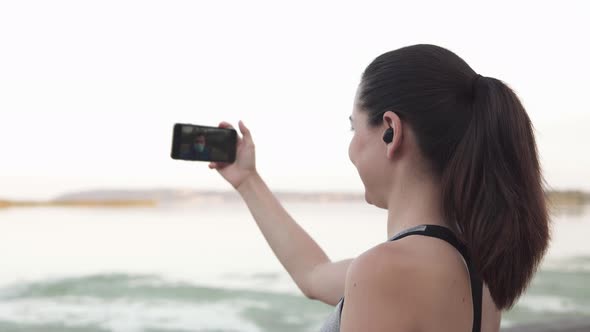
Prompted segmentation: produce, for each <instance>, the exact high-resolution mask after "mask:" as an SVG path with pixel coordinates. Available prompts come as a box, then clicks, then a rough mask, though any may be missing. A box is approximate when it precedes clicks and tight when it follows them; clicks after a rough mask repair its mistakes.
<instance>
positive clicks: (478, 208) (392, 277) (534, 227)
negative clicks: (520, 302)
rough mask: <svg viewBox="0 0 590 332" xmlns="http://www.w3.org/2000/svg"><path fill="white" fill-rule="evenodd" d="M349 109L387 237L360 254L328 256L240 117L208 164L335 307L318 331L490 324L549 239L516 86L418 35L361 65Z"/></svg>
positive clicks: (299, 273) (488, 328)
mask: <svg viewBox="0 0 590 332" xmlns="http://www.w3.org/2000/svg"><path fill="white" fill-rule="evenodd" d="M351 108H352V115H351V116H350V121H351V127H352V128H351V130H352V132H353V134H352V138H351V140H350V143H349V149H348V157H349V159H350V161H351V162H352V164H353V165H354V166H355V168H356V170H357V171H358V175H359V176H360V179H361V182H362V183H363V185H364V197H365V200H366V202H367V203H369V204H371V205H374V206H376V207H379V208H382V209H386V210H387V234H384V235H386V239H387V241H383V242H382V243H376V244H375V246H373V247H371V248H367V250H366V251H365V252H364V253H363V254H361V255H359V256H358V257H356V258H350V259H344V260H339V261H332V260H331V259H330V258H329V257H328V255H326V253H325V252H324V251H323V250H322V248H321V247H320V246H319V245H318V244H317V243H316V242H315V241H314V239H313V238H312V237H311V236H310V235H309V234H308V233H307V232H306V231H305V230H303V228H302V227H301V226H300V225H299V224H297V223H296V222H295V221H294V220H293V218H292V217H291V216H290V215H289V214H288V213H287V211H286V210H285V208H284V207H283V206H282V205H281V203H280V202H279V200H278V199H277V198H276V196H275V195H274V194H273V193H272V192H271V191H270V189H269V188H268V186H267V185H266V184H265V182H264V181H263V179H262V177H261V175H260V174H259V173H258V171H257V169H256V163H255V153H254V151H255V149H254V141H253V138H252V135H251V133H250V131H249V129H248V128H247V127H246V126H245V125H244V123H243V122H242V121H240V122H239V129H240V132H241V134H242V135H241V137H238V146H237V157H236V161H235V162H234V163H231V164H227V163H215V162H212V163H210V164H209V167H210V168H212V169H216V170H217V171H218V172H219V173H220V174H221V176H223V177H224V178H225V179H226V180H227V181H228V182H229V183H230V184H231V185H232V186H233V187H234V188H235V189H236V190H237V192H238V193H239V194H240V196H241V197H242V199H243V200H244V202H245V203H246V205H247V206H248V208H249V209H250V211H251V214H252V216H253V218H254V219H255V220H256V224H257V225H258V227H259V228H260V230H261V232H262V233H263V235H264V238H265V239H266V241H267V242H268V244H269V245H270V247H271V248H272V250H273V252H274V253H275V255H276V256H277V258H278V259H279V261H280V262H281V264H282V266H284V267H285V269H286V270H287V272H288V273H289V275H290V276H291V277H292V279H293V280H294V282H295V283H296V285H297V286H298V287H299V289H300V290H301V291H302V293H303V294H304V295H306V296H307V297H308V298H310V299H313V300H317V301H321V302H324V303H327V304H330V305H334V306H336V308H335V310H334V311H333V312H332V313H331V314H330V315H329V316H328V317H327V318H326V321H325V323H324V324H323V327H322V329H321V331H323V332H336V331H342V332H351V331H364V332H375V331H437V332H451V331H452V332H458V331H461V332H468V331H472V332H473V331H478V332H479V331H483V332H498V331H499V329H500V319H501V314H502V311H503V310H505V309H508V308H510V307H512V306H513V305H514V303H515V302H516V301H517V299H518V298H519V296H520V295H521V294H522V293H523V292H524V291H525V289H526V287H527V285H528V284H529V282H530V280H531V278H532V277H533V275H534V273H535V271H536V269H537V267H538V265H539V262H540V261H541V259H542V257H543V255H544V253H545V251H546V249H547V246H548V242H549V226H548V213H547V206H546V201H545V195H544V188H543V182H542V174H541V168H540V166H539V157H538V154H537V148H536V143H535V138H534V134H533V127H532V124H531V120H530V118H529V116H528V115H527V112H526V111H525V109H524V107H523V105H522V104H521V102H520V101H519V99H518V97H517V96H516V94H515V93H514V92H513V91H512V90H511V89H510V88H509V87H508V86H507V85H506V84H505V83H504V82H502V81H500V80H499V79H496V78H493V77H489V76H482V75H479V74H478V73H477V72H475V71H474V70H473V69H472V68H471V67H470V66H469V65H468V64H467V63H466V62H465V61H464V60H463V59H462V58H460V57H459V56H458V55H456V54H455V53H453V52H451V51H449V50H447V49H445V48H442V47H439V46H435V45H413V46H408V47H403V48H400V49H397V50H393V51H389V52H386V53H384V54H381V55H379V56H378V57H376V58H375V59H374V60H373V61H372V62H371V63H370V64H369V65H368V67H367V68H366V69H365V70H364V72H363V73H362V76H361V79H360V82H359V84H358V87H357V91H356V95H355V98H354V103H353V105H352V107H351ZM275 112H276V113H278V114H275V115H276V116H278V117H289V116H291V115H290V114H281V111H280V110H275ZM346 116H347V117H348V114H347V115H346ZM219 126H220V127H222V128H231V125H230V124H229V123H227V122H222V123H220V125H219ZM318 134H319V133H318ZM267 139H272V138H270V137H269V138H267ZM284 157H289V155H287V154H285V156H284ZM314 162H317V161H314ZM358 223H359V224H358V227H363V220H359V221H358ZM338 232H339V230H338V229H334V233H336V234H337V233H338ZM341 240H342V241H354V240H355V239H354V237H347V238H342V239H341Z"/></svg>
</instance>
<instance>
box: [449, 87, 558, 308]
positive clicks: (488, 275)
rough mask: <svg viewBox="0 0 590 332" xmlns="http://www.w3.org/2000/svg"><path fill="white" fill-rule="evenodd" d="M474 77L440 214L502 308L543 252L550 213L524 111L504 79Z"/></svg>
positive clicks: (520, 289) (520, 288) (523, 284)
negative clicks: (457, 235)
mask: <svg viewBox="0 0 590 332" xmlns="http://www.w3.org/2000/svg"><path fill="white" fill-rule="evenodd" d="M474 80H475V81H474V85H473V92H472V93H473V103H472V110H471V118H470V120H469V121H468V124H467V127H466V131H465V134H464V136H463V138H462V139H461V140H460V141H459V143H458V145H457V147H456V149H455V151H454V153H452V155H451V157H450V160H449V161H448V163H447V165H446V167H445V168H444V169H443V172H442V177H441V190H442V197H443V210H444V213H445V217H446V218H447V220H452V221H455V222H456V223H457V228H458V229H459V232H460V235H461V236H462V237H463V240H464V241H465V243H466V244H467V246H468V248H469V251H470V255H471V258H472V260H473V263H474V265H475V267H476V270H477V271H478V273H479V274H480V277H482V278H483V280H484V282H485V283H486V284H487V285H488V288H489V290H490V293H491V296H492V298H493V299H494V302H495V303H496V305H497V306H498V307H499V308H503V309H504V308H509V307H511V306H512V305H513V304H514V303H515V301H516V299H517V298H518V297H519V296H520V295H521V294H522V292H523V291H524V290H525V289H526V287H527V285H528V283H529V281H530V280H531V278H532V276H533V274H534V272H535V271H536V269H537V266H538V265H539V263H540V261H541V259H542V257H543V255H544V253H545V250H546V248H547V245H548V241H549V227H548V214H547V208H546V203H545V196H544V190H543V180H542V176H541V170H540V166H539V160H538V157H537V147H536V144H535V139H534V135H533V127H532V124H531V121H530V119H529V117H528V115H527V113H526V111H525V110H524V108H523V106H522V104H521V103H520V101H519V100H518V98H517V96H516V95H515V94H514V92H513V91H512V90H511V89H510V88H509V87H508V86H506V85H505V84H504V83H503V82H501V81H499V80H497V79H494V78H491V77H476V78H474Z"/></svg>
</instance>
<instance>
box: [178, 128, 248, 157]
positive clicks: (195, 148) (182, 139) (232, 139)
mask: <svg viewBox="0 0 590 332" xmlns="http://www.w3.org/2000/svg"><path fill="white" fill-rule="evenodd" d="M236 146H237V133H236V131H235V130H234V129H231V128H217V127H209V126H201V125H193V124H187V123H176V124H174V129H173V136H172V152H171V154H170V156H171V157H172V159H179V160H189V161H214V162H225V163H233V162H234V161H235V159H236Z"/></svg>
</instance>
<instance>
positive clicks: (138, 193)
mask: <svg viewBox="0 0 590 332" xmlns="http://www.w3.org/2000/svg"><path fill="white" fill-rule="evenodd" d="M276 195H277V196H278V197H279V199H281V200H284V201H289V202H310V203H313V202H317V203H324V202H325V203H327V202H348V201H349V202H362V201H363V200H364V196H363V194H362V193H348V192H276ZM545 196H546V198H547V202H548V205H549V208H550V210H551V212H556V213H565V214H577V213H582V212H583V209H584V206H585V205H588V204H590V192H585V191H581V190H559V191H558V190H552V191H546V193H545ZM237 200H239V195H238V194H237V193H236V192H233V191H198V190H187V189H152V190H87V191H81V192H72V193H66V194H62V195H59V196H57V197H55V198H53V199H50V200H46V201H34V200H10V199H0V208H11V207H51V206H57V207H109V208H110V207H122V208H125V207H129V208H132V207H150V206H152V207H155V206H157V205H159V204H167V203H201V202H205V203H207V202H211V203H224V202H235V201H237Z"/></svg>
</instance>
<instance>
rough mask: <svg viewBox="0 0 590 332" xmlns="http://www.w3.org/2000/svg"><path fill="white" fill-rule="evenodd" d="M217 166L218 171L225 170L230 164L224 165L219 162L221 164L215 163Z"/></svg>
mask: <svg viewBox="0 0 590 332" xmlns="http://www.w3.org/2000/svg"><path fill="white" fill-rule="evenodd" d="M215 164H216V165H217V167H216V168H217V169H224V168H225V167H226V166H227V165H229V163H224V162H219V163H215Z"/></svg>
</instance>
